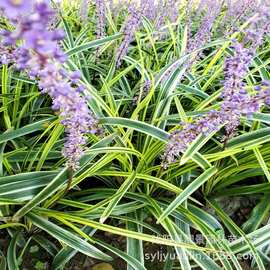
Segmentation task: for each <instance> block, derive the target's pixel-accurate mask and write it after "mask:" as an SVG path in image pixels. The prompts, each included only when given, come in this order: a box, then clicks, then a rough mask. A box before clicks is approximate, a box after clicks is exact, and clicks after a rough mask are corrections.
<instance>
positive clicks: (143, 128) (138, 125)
mask: <svg viewBox="0 0 270 270" xmlns="http://www.w3.org/2000/svg"><path fill="white" fill-rule="evenodd" d="M100 123H101V124H103V125H108V126H121V127H126V128H130V129H135V130H137V131H139V132H142V133H145V134H147V135H150V136H152V137H153V138H156V139H159V140H160V141H163V142H167V140H168V138H169V133H167V132H166V131H163V130H162V129H159V128H157V127H155V126H152V125H150V124H147V123H144V122H141V121H138V120H132V119H126V118H121V117H106V118H101V119H100Z"/></svg>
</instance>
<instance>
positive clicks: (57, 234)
mask: <svg viewBox="0 0 270 270" xmlns="http://www.w3.org/2000/svg"><path fill="white" fill-rule="evenodd" d="M26 216H27V218H28V219H29V220H31V221H32V222H33V223H34V224H35V225H36V226H37V227H39V228H40V229H42V230H44V231H46V232H47V233H48V234H50V235H51V236H52V237H54V238H56V239H57V240H59V241H61V242H63V243H65V244H66V245H68V246H69V247H72V248H74V249H76V250H77V251H79V252H81V253H83V254H85V255H87V256H89V257H92V258H96V259H98V260H105V261H108V260H111V257H110V256H108V255H106V254H105V253H103V252H101V251H100V250H99V249H97V248H96V247H94V246H93V245H91V244H89V243H88V242H87V241H85V240H83V239H82V238H80V237H78V236H77V235H75V234H74V233H71V232H70V231H67V230H65V229H63V228H61V227H59V226H57V225H56V224H54V223H52V222H50V221H48V220H46V219H44V218H42V217H39V216H38V215H36V214H34V213H28V214H27V215H26Z"/></svg>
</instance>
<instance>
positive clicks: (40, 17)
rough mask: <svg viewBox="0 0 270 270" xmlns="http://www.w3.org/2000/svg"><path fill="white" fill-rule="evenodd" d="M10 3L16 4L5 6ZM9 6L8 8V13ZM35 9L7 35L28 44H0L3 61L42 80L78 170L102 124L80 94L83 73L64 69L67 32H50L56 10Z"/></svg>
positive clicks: (73, 166) (41, 4)
mask: <svg viewBox="0 0 270 270" xmlns="http://www.w3.org/2000/svg"><path fill="white" fill-rule="evenodd" d="M8 2H10V3H11V2H12V1H4V2H3V3H8ZM13 2H14V3H15V2H16V1H13ZM23 2H27V3H30V2H29V1H23ZM3 3H2V2H1V5H2V7H3ZM16 3H20V1H17V2H16ZM7 7H9V6H4V10H5V11H6V12H7V11H8V8H7ZM17 8H18V12H19V11H21V10H23V8H24V6H22V7H21V6H20V5H19V4H18V6H17ZM33 8H34V9H33V11H32V13H31V14H30V15H29V16H27V15H25V14H20V17H19V18H18V20H17V24H16V25H15V26H16V29H15V31H14V32H5V33H4V40H5V41H7V40H8V41H12V42H11V44H15V43H16V41H24V45H22V46H21V47H18V48H16V49H15V48H13V47H6V46H4V45H5V44H1V43H0V60H1V62H2V63H3V64H7V63H10V62H11V61H12V60H13V62H14V63H16V66H17V68H19V69H21V70H26V71H27V72H28V74H29V76H30V77H31V78H34V79H36V80H38V86H39V88H40V89H41V92H42V93H43V94H45V93H46V94H48V95H50V97H51V98H52V103H53V105H52V108H53V110H57V111H59V115H60V118H61V123H62V124H63V125H64V126H65V131H66V143H65V146H64V150H63V155H64V156H65V157H66V158H67V166H68V167H69V168H70V169H71V170H73V171H74V170H76V169H77V168H78V166H79V160H80V158H81V157H82V155H83V153H84V145H85V144H86V142H87V139H86V134H87V133H91V134H95V133H97V132H98V121H97V120H96V118H95V117H94V115H93V113H92V112H91V111H90V110H89V108H88V106H87V103H86V101H85V99H84V98H83V97H82V96H81V95H80V94H81V92H83V91H84V86H83V85H81V84H80V83H79V80H80V79H81V73H80V71H74V72H72V73H70V72H68V71H67V70H65V69H64V68H62V64H63V63H64V62H65V60H66V55H65V54H64V52H63V51H62V50H61V49H60V47H59V46H58V41H59V40H61V39H62V38H63V32H62V31H59V30H53V31H50V30H48V26H49V23H50V18H51V15H52V14H53V10H52V9H51V8H50V7H49V5H48V4H47V3H46V2H39V3H36V4H35V5H34V7H33ZM5 43H7V42H5ZM4 53H5V54H4Z"/></svg>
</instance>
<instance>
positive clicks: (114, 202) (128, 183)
mask: <svg viewBox="0 0 270 270" xmlns="http://www.w3.org/2000/svg"><path fill="white" fill-rule="evenodd" d="M135 179H136V172H135V171H134V172H132V173H131V175H130V177H128V178H127V179H126V180H125V182H124V183H123V184H122V185H121V187H120V188H119V189H118V191H117V192H116V194H115V195H114V197H113V199H112V200H111V201H110V203H109V205H108V206H107V207H106V209H105V210H104V212H103V213H102V215H101V217H100V222H101V223H103V222H104V221H105V220H106V219H107V218H108V217H109V216H110V214H111V213H112V211H113V209H114V207H116V205H117V204H118V203H119V202H120V200H121V199H122V198H123V196H124V195H125V193H126V192H127V191H128V190H129V188H130V186H131V185H132V184H133V183H134V181H135Z"/></svg>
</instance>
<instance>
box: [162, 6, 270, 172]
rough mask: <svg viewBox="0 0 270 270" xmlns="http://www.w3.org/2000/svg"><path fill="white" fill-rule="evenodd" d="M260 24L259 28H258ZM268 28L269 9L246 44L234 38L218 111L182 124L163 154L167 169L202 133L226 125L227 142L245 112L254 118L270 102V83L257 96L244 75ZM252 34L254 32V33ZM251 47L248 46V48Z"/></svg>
mask: <svg viewBox="0 0 270 270" xmlns="http://www.w3.org/2000/svg"><path fill="white" fill-rule="evenodd" d="M258 25H260V27H258ZM267 29H269V11H268V12H266V11H264V17H263V18H262V17H259V18H258V19H256V20H255V21H254V22H253V23H252V24H251V25H250V28H249V29H248V30H247V31H246V37H245V39H244V41H243V43H239V42H237V41H235V40H233V46H232V49H233V50H234V54H233V55H232V56H231V57H228V58H227V59H226V60H225V79H224V82H223V86H224V88H223V92H222V95H221V97H222V98H223V102H222V103H221V106H220V109H219V110H213V111H210V112H208V113H207V114H206V115H204V116H202V117H199V118H197V119H195V121H193V123H181V124H180V125H181V126H182V128H181V129H180V130H175V131H174V132H173V133H172V134H171V135H170V139H169V142H168V144H167V145H166V149H165V153H164V155H163V166H164V167H165V168H166V167H167V166H168V165H169V164H170V163H173V162H175V160H176V159H177V157H178V156H179V155H180V154H181V153H183V152H184V151H185V149H186V148H187V146H188V145H189V144H190V143H191V142H192V141H193V140H194V139H195V138H196V137H197V136H198V135H199V134H203V135H205V136H207V135H208V134H210V133H211V132H214V131H218V130H219V129H220V128H221V127H222V126H224V128H225V136H224V143H225V144H226V141H227V140H228V139H229V138H231V137H232V136H234V135H235V133H236V129H237V127H238V126H239V124H240V118H241V116H242V115H245V116H247V117H248V118H250V117H252V115H253V113H254V112H257V111H259V110H260V108H261V106H263V105H269V104H270V82H263V83H262V87H261V86H256V87H255V90H256V91H257V93H256V94H255V95H249V94H248V93H247V91H246V84H245V82H244V78H245V76H246V75H247V73H248V70H249V66H250V63H251V61H252V59H253V57H254V56H255V51H256V47H257V46H258V45H260V44H261V42H262V40H263V34H264V33H266V31H267ZM250 33H254V34H253V35H251V34H250ZM247 46H248V47H247Z"/></svg>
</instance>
